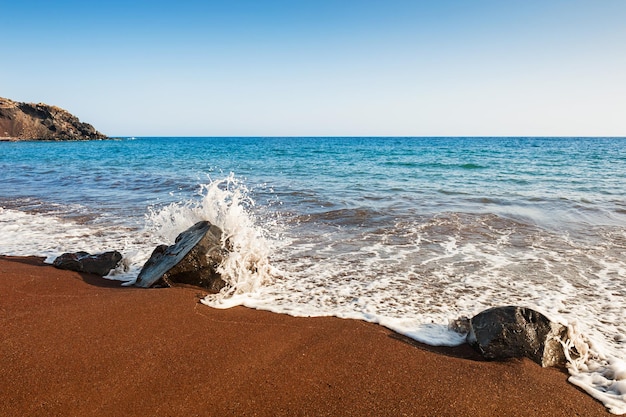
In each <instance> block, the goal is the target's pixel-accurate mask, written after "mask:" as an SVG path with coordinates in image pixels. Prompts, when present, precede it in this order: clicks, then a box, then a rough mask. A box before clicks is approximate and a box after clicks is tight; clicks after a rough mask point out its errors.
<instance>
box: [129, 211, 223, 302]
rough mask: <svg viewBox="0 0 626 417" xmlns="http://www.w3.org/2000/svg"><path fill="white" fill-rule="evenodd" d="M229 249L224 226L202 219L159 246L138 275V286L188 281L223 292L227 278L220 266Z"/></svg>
mask: <svg viewBox="0 0 626 417" xmlns="http://www.w3.org/2000/svg"><path fill="white" fill-rule="evenodd" d="M226 252H227V251H226V249H225V248H224V247H223V246H222V230H221V229H220V228H219V227H217V226H214V225H212V224H211V223H209V222H208V221H201V222H198V223H196V224H195V225H193V226H191V227H190V228H189V229H187V230H185V231H184V232H182V233H181V234H179V235H178V236H177V237H176V241H175V243H174V244H173V245H171V246H167V245H159V246H157V247H156V248H155V249H154V251H153V252H152V255H151V256H150V259H148V261H147V262H146V263H145V265H144V266H143V268H142V269H141V272H139V275H138V277H137V281H136V282H135V286H137V287H143V288H148V287H163V286H172V285H175V284H188V285H195V286H198V287H203V288H206V289H207V290H209V291H211V292H214V293H216V292H219V290H221V289H222V288H223V287H224V286H225V285H226V282H225V281H224V280H223V279H222V277H221V275H220V273H219V272H217V268H218V267H219V265H220V263H221V262H222V260H223V258H224V255H225V254H226Z"/></svg>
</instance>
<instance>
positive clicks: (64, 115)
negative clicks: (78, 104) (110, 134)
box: [0, 97, 107, 140]
mask: <svg viewBox="0 0 626 417" xmlns="http://www.w3.org/2000/svg"><path fill="white" fill-rule="evenodd" d="M0 139H3V140H92V139H107V136H106V135H103V134H102V133H100V132H98V131H97V130H96V129H95V128H94V127H93V126H92V125H90V124H88V123H82V122H81V121H80V120H78V118H77V117H76V116H74V115H72V114H70V113H69V112H67V111H66V110H63V109H61V108H59V107H56V106H50V105H47V104H43V103H39V104H34V103H19V102H16V101H13V100H9V99H7V98H2V97H0Z"/></svg>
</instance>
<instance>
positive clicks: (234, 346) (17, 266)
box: [0, 257, 611, 417]
mask: <svg viewBox="0 0 626 417" xmlns="http://www.w3.org/2000/svg"><path fill="white" fill-rule="evenodd" d="M202 295H203V292H202V291H201V290H199V289H197V288H190V287H185V288H166V289H138V288H126V287H119V285H117V284H116V283H115V282H112V281H108V280H104V279H101V278H98V277H94V276H90V275H85V274H79V273H76V272H70V271H61V270H58V269H56V268H54V267H52V266H49V265H45V264H44V263H43V262H42V260H41V259H39V258H15V257H0V416H196V415H197V416H403V415H406V416H474V417H475V416H568V417H570V416H607V415H611V414H610V413H608V412H607V411H606V409H605V408H604V406H603V405H602V404H601V403H599V402H597V401H595V400H594V399H592V398H591V397H590V396H589V395H587V394H585V393H584V392H582V391H580V390H579V389H577V388H576V387H574V386H573V385H571V384H569V383H568V382H567V376H568V375H567V374H566V373H565V372H564V371H561V370H558V369H543V368H541V367H539V366H538V365H536V364H535V363H533V362H532V361H530V360H525V359H524V360H513V361H509V362H502V363H497V362H486V361H483V360H481V359H480V357H479V356H478V355H477V354H475V353H474V352H473V350H472V349H471V348H469V347H468V346H460V347H457V348H434V347H430V346H425V345H422V344H419V343H416V342H413V341H411V340H409V339H407V338H404V337H402V336H399V335H397V334H396V333H394V332H391V331H390V330H388V329H386V328H384V327H381V326H378V325H375V324H370V323H365V322H361V321H355V320H343V319H339V318H334V317H323V318H295V317H291V316H287V315H281V314H274V313H269V312H264V311H256V310H251V309H247V308H243V307H237V308H232V309H229V310H216V309H211V308H209V307H207V306H205V305H202V304H199V302H198V301H199V299H200V298H201V297H202Z"/></svg>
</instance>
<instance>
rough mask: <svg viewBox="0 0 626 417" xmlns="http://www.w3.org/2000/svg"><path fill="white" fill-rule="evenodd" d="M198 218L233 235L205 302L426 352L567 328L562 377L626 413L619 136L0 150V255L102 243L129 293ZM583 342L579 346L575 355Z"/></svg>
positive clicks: (625, 145) (195, 141)
mask: <svg viewBox="0 0 626 417" xmlns="http://www.w3.org/2000/svg"><path fill="white" fill-rule="evenodd" d="M200 219H207V220H210V221H212V222H214V223H216V224H218V226H220V227H222V228H223V229H224V230H225V232H226V234H227V235H229V236H230V237H231V238H232V239H233V241H235V242H236V244H235V246H236V251H235V253H234V254H233V255H232V256H231V257H230V258H229V259H228V260H227V262H225V264H224V265H223V266H222V268H223V273H224V274H225V275H226V276H228V278H229V280H230V281H231V284H232V287H231V291H230V292H228V293H224V294H221V295H219V296H217V297H210V298H208V299H207V300H205V302H206V303H207V304H209V305H212V306H214V307H228V306H230V305H235V304H244V305H247V306H250V307H254V308H262V309H268V310H272V311H277V312H282V313H288V314H294V315H336V316H339V317H350V318H356V319H362V320H368V321H374V322H378V323H381V324H383V325H385V326H387V327H390V328H392V329H394V330H396V331H399V332H401V333H404V334H407V335H409V336H411V337H414V338H415V339H417V340H421V341H424V342H427V343H432V344H457V343H460V342H461V341H462V340H463V338H462V335H459V334H457V333H455V332H453V331H451V330H450V329H449V328H448V324H449V323H450V322H452V321H453V320H455V319H457V318H459V317H461V316H472V315H474V314H476V313H478V312H480V311H482V310H484V309H485V308H489V307H492V306H495V305H507V304H516V305H524V306H528V307H531V308H535V309H538V310H539V311H541V312H543V313H544V314H546V315H548V317H550V318H552V319H553V320H557V321H561V322H563V323H564V324H567V325H569V326H570V333H571V336H572V340H573V341H576V343H578V350H579V351H581V350H584V349H588V354H587V355H586V356H585V355H583V357H582V358H581V359H580V360H573V361H572V364H571V366H570V372H571V373H572V377H571V380H572V382H573V383H575V384H577V385H579V386H581V387H583V388H584V389H585V390H587V391H588V392H589V393H590V394H592V395H594V396H596V397H597V398H599V399H600V400H601V401H603V402H604V403H605V404H607V407H609V409H610V410H612V411H614V412H616V413H619V412H626V398H625V397H624V396H625V395H626V364H625V362H624V361H625V360H626V138H136V139H135V138H126V139H120V140H111V141H91V142H17V143H12V142H6V143H0V254H8V255H41V256H46V257H48V259H50V260H51V259H53V258H54V257H55V256H57V255H59V254H60V253H62V252H65V251H78V250H86V251H88V252H97V251H102V250H112V249H117V250H120V251H121V252H122V253H123V254H124V265H123V267H120V268H119V270H117V271H115V272H114V273H113V274H112V276H111V278H114V279H122V280H132V279H133V278H134V277H135V276H136V274H137V272H138V270H139V269H140V268H141V266H142V265H143V262H145V260H146V259H147V257H148V256H149V254H150V252H151V251H152V249H153V248H154V246H156V245H157V244H159V243H171V242H172V241H173V239H174V237H175V236H176V235H177V234H178V233H179V232H180V231H182V230H184V229H185V228H187V227H188V226H190V225H191V224H193V223H194V222H195V221H197V220H200ZM583 346H586V347H583Z"/></svg>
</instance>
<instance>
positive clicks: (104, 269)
mask: <svg viewBox="0 0 626 417" xmlns="http://www.w3.org/2000/svg"><path fill="white" fill-rule="evenodd" d="M121 260H122V254H121V253H119V252H118V251H111V252H104V253H99V254H96V255H91V254H89V253H87V252H75V253H64V254H63V255H61V256H59V257H58V258H56V259H55V260H54V261H53V262H52V265H54V266H55V267H57V268H59V269H68V270H70V271H77V272H85V273H88V274H96V275H100V276H105V275H107V274H108V273H109V272H111V269H113V268H115V267H116V266H117V265H118V264H119V262H120V261H121Z"/></svg>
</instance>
